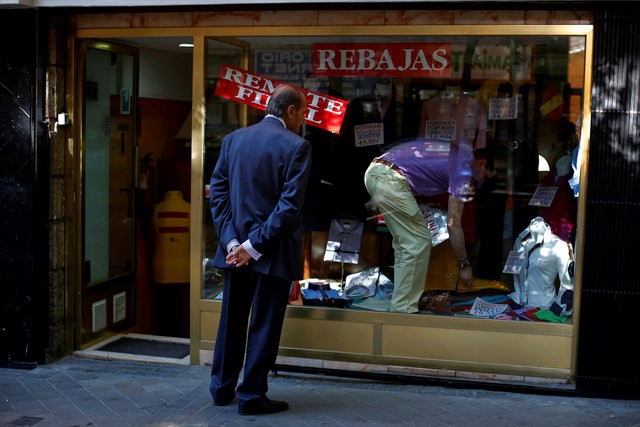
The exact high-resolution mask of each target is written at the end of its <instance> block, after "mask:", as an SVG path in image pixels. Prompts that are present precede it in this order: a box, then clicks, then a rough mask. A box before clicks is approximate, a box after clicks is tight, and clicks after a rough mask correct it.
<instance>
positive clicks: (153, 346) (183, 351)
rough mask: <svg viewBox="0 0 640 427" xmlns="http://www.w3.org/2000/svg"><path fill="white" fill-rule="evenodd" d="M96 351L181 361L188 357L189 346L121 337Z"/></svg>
mask: <svg viewBox="0 0 640 427" xmlns="http://www.w3.org/2000/svg"><path fill="white" fill-rule="evenodd" d="M96 350H99V351H110V352H114V353H126V354H137V355H143V356H155V357H168V358H171V359H182V358H184V357H187V356H188V355H189V344H181V343H175V342H167V341H155V340H148V339H141V338H129V337H121V338H118V339H117V340H115V341H111V342H110V343H108V344H105V345H103V346H102V347H98V348H96Z"/></svg>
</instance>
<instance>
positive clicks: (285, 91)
mask: <svg viewBox="0 0 640 427" xmlns="http://www.w3.org/2000/svg"><path fill="white" fill-rule="evenodd" d="M304 102H305V95H304V93H302V91H301V90H300V89H298V88H296V87H295V86H292V85H290V84H281V85H278V87H276V90H274V91H273V94H271V97H270V98H269V102H267V114H273V115H274V116H276V117H282V116H284V115H285V113H286V112H287V108H289V106H290V105H293V106H294V107H295V108H296V110H299V109H300V108H301V107H302V105H303V103H304Z"/></svg>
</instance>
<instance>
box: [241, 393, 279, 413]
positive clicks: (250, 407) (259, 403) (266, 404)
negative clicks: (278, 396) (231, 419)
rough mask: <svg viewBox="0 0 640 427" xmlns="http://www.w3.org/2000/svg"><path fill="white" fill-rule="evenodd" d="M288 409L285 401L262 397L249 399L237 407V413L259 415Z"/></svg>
mask: <svg viewBox="0 0 640 427" xmlns="http://www.w3.org/2000/svg"><path fill="white" fill-rule="evenodd" d="M287 409H289V404H288V403H287V402H282V401H280V400H271V399H269V398H266V397H265V398H264V399H262V400H250V401H248V402H246V403H245V404H244V405H242V406H239V407H238V413H239V414H240V415H260V414H274V413H276V412H282V411H286V410H287Z"/></svg>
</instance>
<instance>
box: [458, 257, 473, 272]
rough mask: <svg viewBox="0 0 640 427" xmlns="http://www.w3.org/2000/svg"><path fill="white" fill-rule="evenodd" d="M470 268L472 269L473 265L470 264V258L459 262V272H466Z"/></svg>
mask: <svg viewBox="0 0 640 427" xmlns="http://www.w3.org/2000/svg"><path fill="white" fill-rule="evenodd" d="M470 267H471V263H470V262H469V258H465V259H463V260H458V270H464V269H465V268H470Z"/></svg>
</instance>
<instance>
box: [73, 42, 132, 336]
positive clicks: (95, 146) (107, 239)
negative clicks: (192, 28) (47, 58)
mask: <svg viewBox="0 0 640 427" xmlns="http://www.w3.org/2000/svg"><path fill="white" fill-rule="evenodd" d="M80 51H81V55H82V58H81V60H80V61H79V62H78V64H80V67H81V68H82V70H81V71H80V76H81V78H80V83H81V86H80V87H81V88H82V96H81V97H80V98H81V99H82V101H81V102H82V107H81V109H80V111H81V123H82V125H81V131H80V144H79V150H80V153H79V154H80V157H79V158H80V159H81V160H79V161H80V162H81V170H80V172H79V176H80V179H81V182H82V184H81V185H82V188H81V191H80V194H81V196H80V201H81V203H80V204H79V206H78V209H79V210H80V211H79V216H80V218H81V221H79V223H80V224H81V225H80V228H81V230H80V236H81V237H79V242H78V244H79V248H80V250H79V251H78V253H79V254H80V257H81V260H80V262H79V265H80V266H81V271H80V272H79V274H78V277H79V279H80V280H79V282H80V283H79V284H78V285H79V287H80V295H81V297H80V313H81V315H80V316H81V325H82V328H81V337H80V342H82V343H86V342H87V340H90V339H93V338H95V337H96V336H98V335H100V334H103V333H107V332H109V331H113V330H121V329H123V328H125V327H128V326H130V325H131V324H132V323H133V321H134V319H133V309H132V308H133V307H134V305H133V298H134V292H133V290H134V281H135V259H134V258H135V257H134V230H135V227H134V204H135V203H134V196H135V191H134V190H135V177H136V173H135V165H136V158H135V157H136V150H135V147H136V108H135V106H136V105H137V100H136V94H137V76H138V54H137V51H136V50H135V49H131V48H128V47H123V46H117V45H114V44H112V43H104V42H99V41H85V42H84V44H83V45H82V49H81V50H80Z"/></svg>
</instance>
